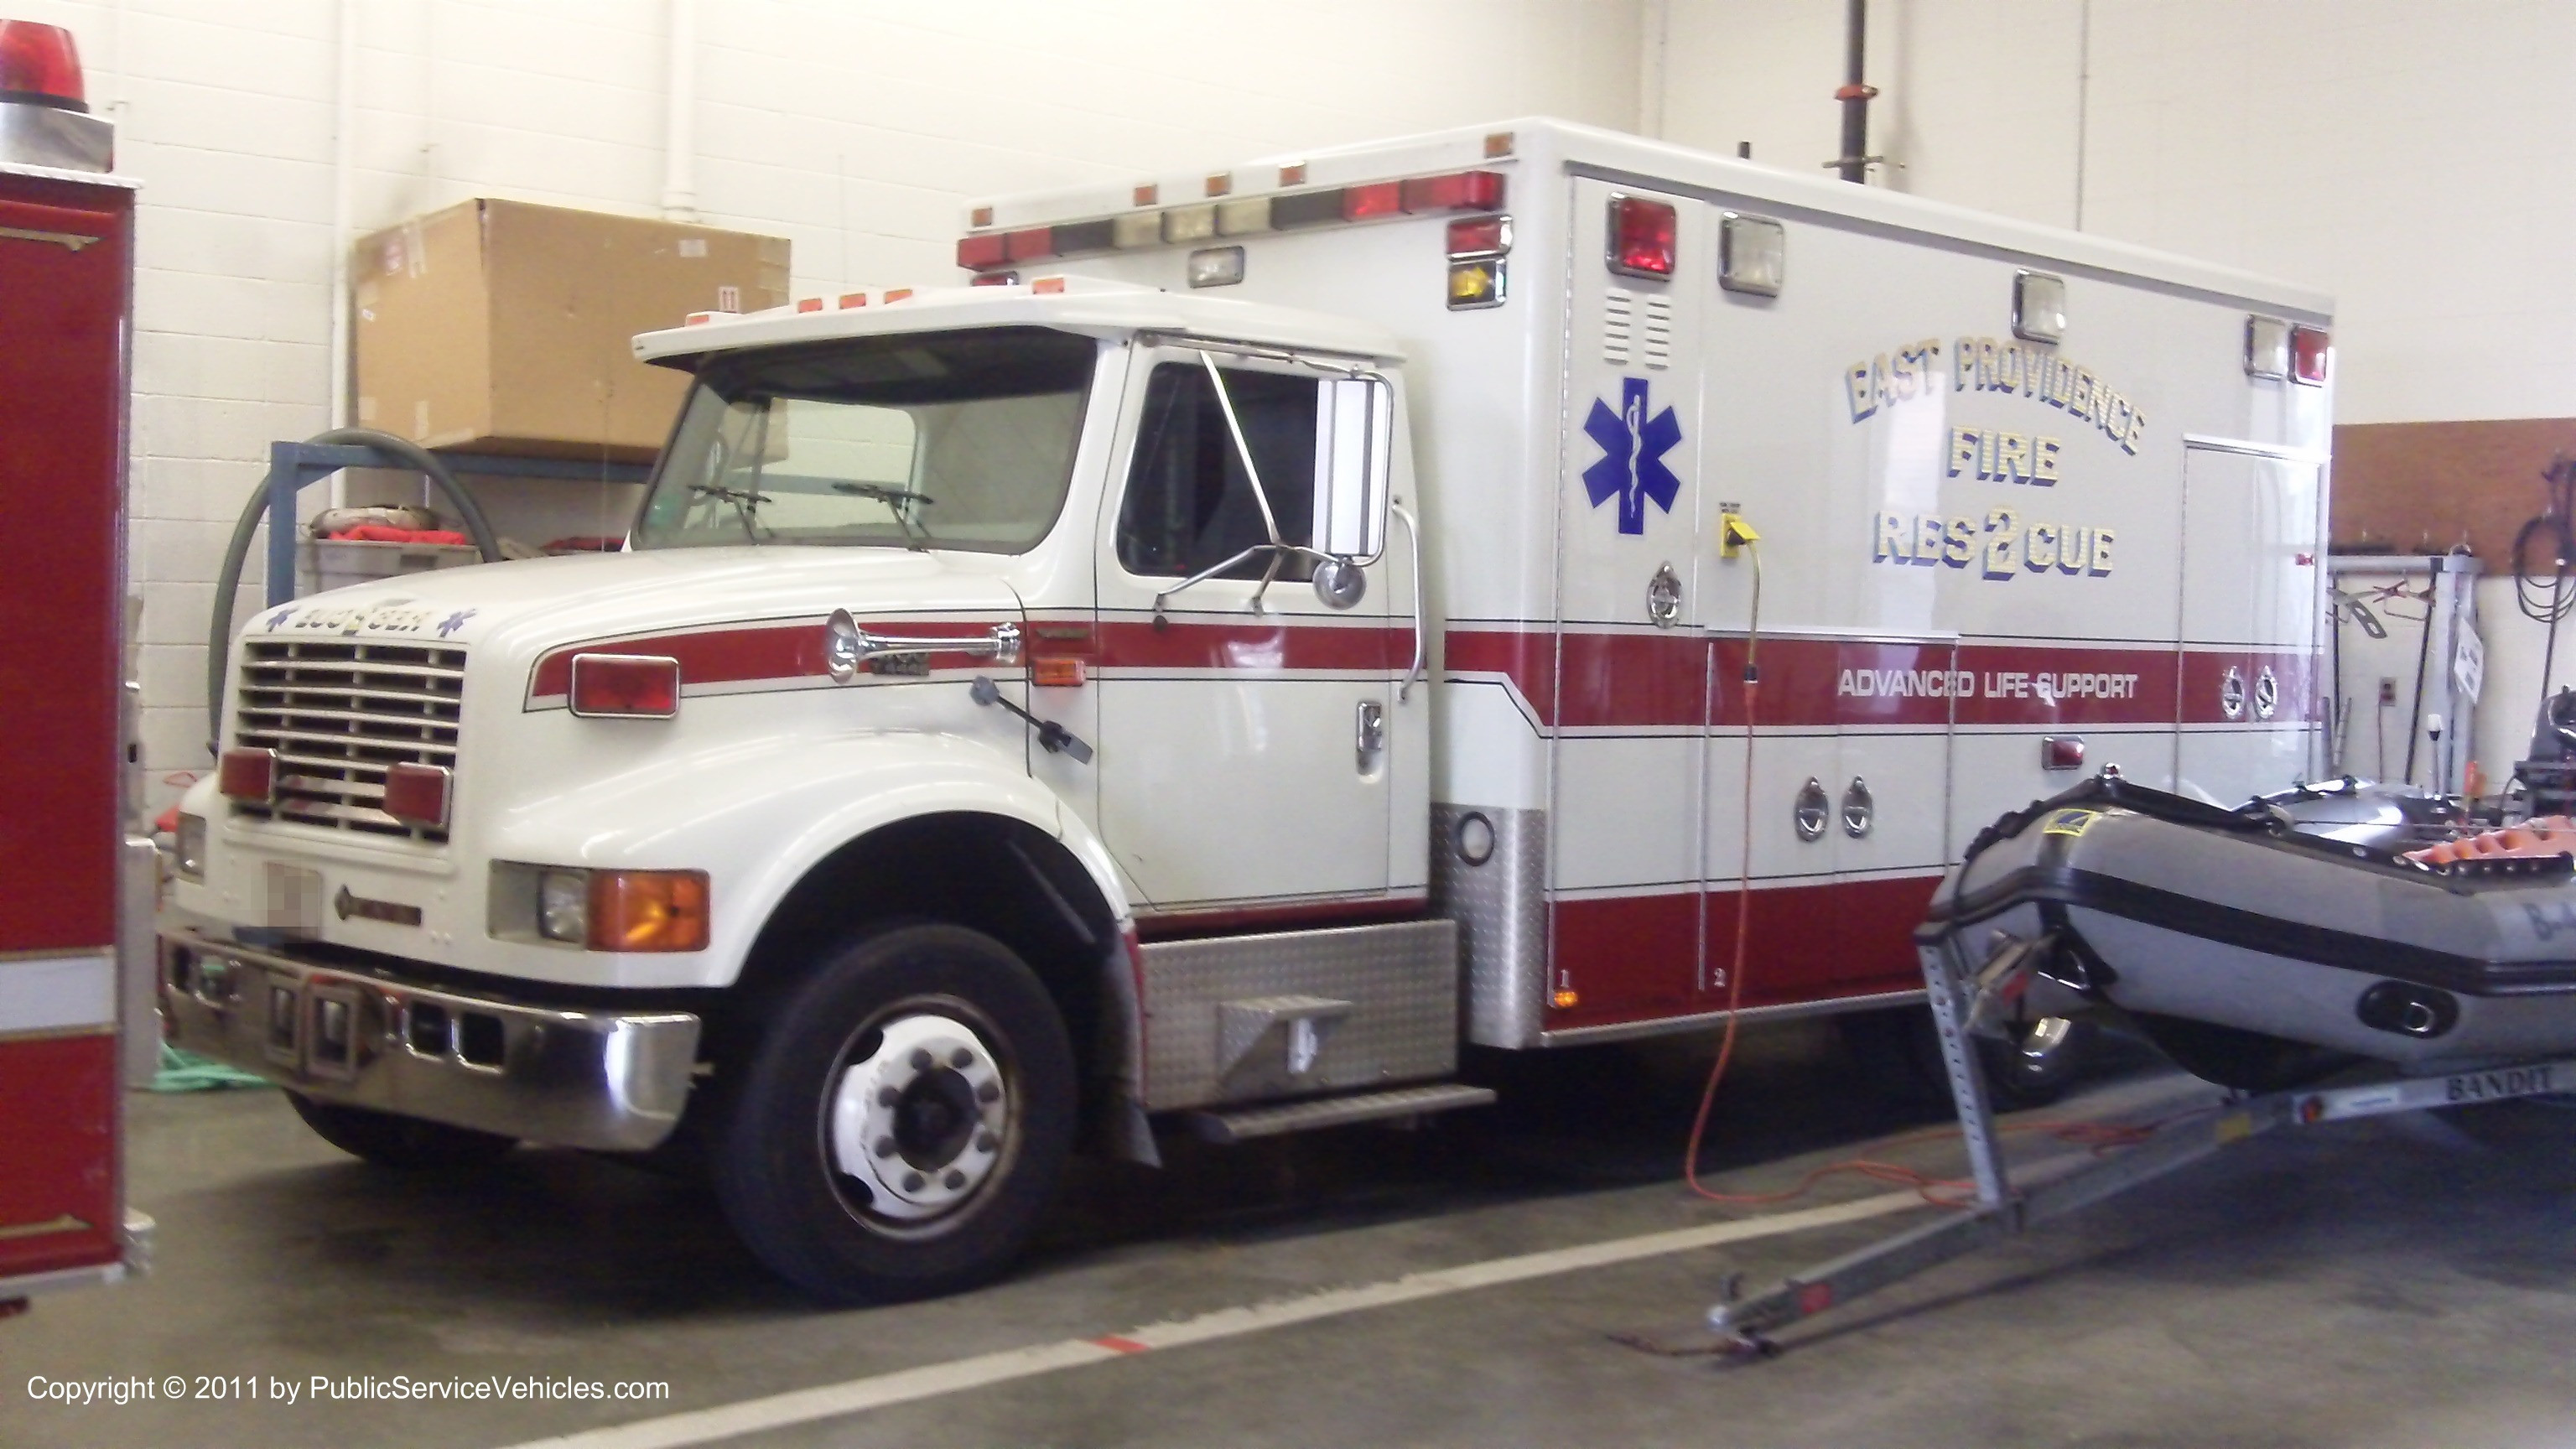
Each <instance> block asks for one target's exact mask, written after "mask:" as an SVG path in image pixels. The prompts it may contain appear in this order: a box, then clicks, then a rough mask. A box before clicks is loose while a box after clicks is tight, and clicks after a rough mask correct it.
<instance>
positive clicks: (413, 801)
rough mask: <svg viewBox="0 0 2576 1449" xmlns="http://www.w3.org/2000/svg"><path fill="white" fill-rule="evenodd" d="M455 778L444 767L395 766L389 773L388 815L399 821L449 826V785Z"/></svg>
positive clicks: (436, 827) (387, 790)
mask: <svg viewBox="0 0 2576 1449" xmlns="http://www.w3.org/2000/svg"><path fill="white" fill-rule="evenodd" d="M453 778H454V777H453V776H452V775H451V774H450V773H449V771H448V770H447V768H446V767H445V766H442V765H408V764H406V765H395V766H393V767H392V768H390V769H388V770H386V771H385V813H386V814H387V815H390V816H392V817H394V818H395V819H396V820H405V821H409V822H410V823H412V824H414V825H426V826H428V827H429V828H430V829H432V830H443V829H445V828H446V826H447V793H448V783H449V781H450V780H452V779H453Z"/></svg>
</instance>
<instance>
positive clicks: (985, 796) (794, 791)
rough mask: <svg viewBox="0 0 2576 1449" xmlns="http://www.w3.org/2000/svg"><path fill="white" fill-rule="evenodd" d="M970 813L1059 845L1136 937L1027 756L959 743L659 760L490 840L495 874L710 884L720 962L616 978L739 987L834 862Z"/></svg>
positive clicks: (626, 966)
mask: <svg viewBox="0 0 2576 1449" xmlns="http://www.w3.org/2000/svg"><path fill="white" fill-rule="evenodd" d="M958 813H969V814H982V815H993V816H999V817H1002V818H1005V819H1010V820H1016V821H1020V822H1022V823H1024V824H1027V825H1029V826H1032V827H1034V828H1036V829H1039V830H1042V831H1045V832H1046V833H1047V834H1048V835H1049V836H1052V837H1054V838H1056V839H1058V840H1060V841H1062V842H1063V843H1064V845H1065V846H1066V848H1067V849H1069V850H1071V851H1072V852H1073V854H1074V856H1075V858H1076V859H1078V860H1080V861H1081V862H1082V866H1083V869H1084V870H1085V871H1086V872H1088V873H1089V874H1090V876H1091V878H1092V884H1093V886H1094V887H1095V888H1096V889H1098V890H1099V892H1100V896H1101V899H1102V900H1103V901H1104V902H1106V903H1107V905H1108V906H1109V909H1110V910H1111V912H1112V913H1113V914H1114V915H1115V916H1116V917H1117V918H1118V920H1119V923H1120V926H1121V928H1122V929H1123V928H1124V926H1125V923H1126V920H1127V916H1128V912H1127V905H1126V895H1125V892H1124V891H1123V890H1122V889H1121V888H1120V886H1119V884H1118V878H1117V875H1116V871H1115V868H1114V867H1113V866H1112V864H1111V857H1110V854H1109V851H1108V849H1107V847H1105V846H1104V845H1103V844H1102V843H1101V842H1100V841H1099V840H1097V839H1096V838H1094V837H1093V836H1092V833H1091V832H1090V830H1089V829H1088V828H1087V827H1085V826H1084V825H1083V824H1082V822H1081V821H1080V820H1079V819H1078V818H1076V817H1075V816H1074V815H1073V814H1072V813H1071V812H1069V811H1067V810H1065V809H1063V808H1062V805H1061V803H1060V802H1059V801H1058V800H1057V799H1056V797H1055V795H1054V793H1053V792H1051V791H1049V790H1048V789H1047V788H1046V787H1044V786H1042V785H1040V784H1038V783H1037V782H1036V781H1034V780H1032V779H1030V778H1029V774H1028V768H1027V765H1026V763H1025V762H1024V760H1023V758H1022V756H1021V755H1020V754H1019V752H1017V751H1009V752H1006V751H1003V750H1001V749H997V748H995V747H994V746H993V745H991V744H987V743H984V742H981V741H977V740H971V739H966V738H962V737H960V736H956V735H948V734H936V733H930V732H921V733H883V734H867V735H852V736H845V737H841V738H836V739H825V740H815V739H793V740H784V739H782V740H770V741H762V742H759V743H756V744H746V745H740V746H735V747H731V748H726V749H719V750H710V751H708V752H706V753H704V754H700V755H695V756H690V757H687V758H685V759H680V760H665V761H660V762H657V763H656V764H655V765H654V766H653V767H652V768H650V769H646V770H639V771H635V772H632V773H629V774H624V775H619V776H616V777H613V778H610V779H606V780H601V781H598V782H596V783H592V784H588V785H584V786H580V787H576V788H574V789H571V790H567V791H563V792H561V793H554V794H549V795H546V796H545V797H543V798H542V799H540V800H535V801H530V802H527V803H524V804H521V805H517V806H513V807H512V808H510V809H509V810H508V811H506V812H505V813H504V814H503V815H502V817H501V818H500V820H498V821H497V822H496V824H495V826H494V828H493V830H492V832H491V834H490V835H489V836H488V837H487V839H488V840H489V842H490V847H491V854H492V858H493V859H495V860H513V861H524V862H528V863H531V864H539V865H571V866H589V867H594V868H608V867H619V866H623V867H642V868H648V869H649V868H660V869H696V870H704V871H706V872H707V873H708V875H709V877H710V892H709V894H710V901H711V912H712V919H711V921H710V932H709V941H708V947H707V949H706V950H705V951H703V952H699V953H696V954H695V955H690V956H665V957H660V958H658V959H656V958H649V957H644V956H631V957H626V958H623V959H622V960H621V962H620V963H619V964H620V966H621V967H622V968H623V969H619V970H616V971H615V972H614V975H615V976H616V978H617V979H620V980H623V981H627V982H632V983H636V984H641V983H642V981H643V980H644V979H645V978H648V977H649V978H652V979H653V980H654V982H655V984H661V985H675V986H676V985H689V986H726V985H730V984H732V982H733V981H734V979H735V978H736V977H737V976H738V975H739V974H740V973H741V970H742V965H743V962H744V960H745V958H746V957H747V956H748V955H749V954H750V951H751V947H752V943H753V942H754V941H755V940H756V939H757V938H758V936H759V934H760V929H761V927H762V925H763V924H765V923H766V922H767V921H768V919H769V917H770V915H771V913H772V912H774V911H775V910H776V909H777V908H778V905H779V903H780V901H782V900H783V899H785V897H786V895H787V893H788V892H789V891H790V890H792V889H794V888H795V885H796V883H797V882H798V881H800V880H802V879H803V878H804V877H805V875H806V873H807V872H809V871H811V870H812V869H813V868H814V867H815V866H816V865H818V864H820V863H821V862H822V861H823V859H824V858H825V857H827V856H829V855H831V854H832V853H833V852H834V851H836V850H838V849H840V848H841V847H842V846H843V845H846V844H847V843H849V842H850V841H852V840H856V839H858V838H859V837H861V836H863V835H866V834H868V833H869V832H871V831H874V830H877V829H880V828H882V827H884V826H887V825H892V824H895V823H897V822H899V821H903V820H909V819H913V818H916V817H919V816H924V815H937V814H958ZM648 962H651V963H652V964H649V965H648V964H647V963H648ZM684 963H686V964H684Z"/></svg>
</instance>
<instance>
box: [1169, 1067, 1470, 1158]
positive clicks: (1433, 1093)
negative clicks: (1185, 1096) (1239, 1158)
mask: <svg viewBox="0 0 2576 1449" xmlns="http://www.w3.org/2000/svg"><path fill="white" fill-rule="evenodd" d="M1493 1100H1494V1093H1493V1089H1492V1088H1490V1087H1466V1086H1460V1085H1459V1084H1457V1083H1455V1082H1444V1083H1440V1084H1438V1085H1435V1086H1429V1087H1398V1088H1396V1089H1395V1090H1393V1091H1391V1092H1363V1093H1360V1094H1359V1095H1358V1096H1353V1097H1326V1098H1324V1099H1322V1100H1321V1101H1315V1102H1291V1103H1289V1104H1287V1105H1286V1106H1284V1107H1246V1108H1242V1109H1240V1110H1237V1111H1232V1112H1192V1113H1191V1114H1190V1116H1189V1121H1190V1126H1191V1127H1193V1128H1195V1129H1196V1130H1197V1132H1198V1134H1199V1135H1200V1136H1201V1137H1204V1138H1206V1139H1207V1140H1208V1141H1210V1142H1225V1143H1232V1142H1243V1141H1248V1140H1249V1139H1251V1138H1255V1137H1276V1136H1279V1135H1280V1134H1281V1133H1284V1132H1308V1131H1312V1130H1313V1129H1315V1128H1317V1127H1339V1126H1341V1125H1342V1124H1344V1123H1346V1122H1374V1121H1377V1120H1379V1119H1381V1118H1385V1117H1410V1116H1415V1115H1417V1114H1421V1113H1427V1112H1449V1111H1454V1110H1456V1109H1457V1108H1460V1107H1482V1106H1484V1105H1485V1104H1486V1103H1488V1102H1491V1101H1493Z"/></svg>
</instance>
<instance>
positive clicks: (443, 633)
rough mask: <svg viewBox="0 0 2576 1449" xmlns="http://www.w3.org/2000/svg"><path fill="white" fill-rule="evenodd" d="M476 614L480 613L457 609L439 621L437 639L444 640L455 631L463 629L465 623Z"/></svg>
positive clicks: (472, 610)
mask: <svg viewBox="0 0 2576 1449" xmlns="http://www.w3.org/2000/svg"><path fill="white" fill-rule="evenodd" d="M478 612H480V611H478V610H474V609H459V610H458V611H456V612H455V613H453V614H450V615H448V616H447V617H446V618H444V619H442V620H440V621H439V624H438V637H439V638H441V639H444V638H446V637H447V636H448V635H450V634H453V633H455V632H456V631H457V630H459V629H462V628H464V627H465V621H466V620H468V619H471V618H473V617H474V616H475V614H476V613H478Z"/></svg>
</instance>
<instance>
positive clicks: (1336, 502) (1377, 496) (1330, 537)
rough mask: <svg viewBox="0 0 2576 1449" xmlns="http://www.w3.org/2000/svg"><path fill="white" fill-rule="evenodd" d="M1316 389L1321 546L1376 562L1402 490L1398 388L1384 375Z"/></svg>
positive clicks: (1318, 539)
mask: <svg viewBox="0 0 2576 1449" xmlns="http://www.w3.org/2000/svg"><path fill="white" fill-rule="evenodd" d="M1316 389H1317V393H1316V398H1315V548H1316V549H1317V551H1318V552H1322V553H1328V554H1331V555H1332V556H1333V557H1335V558H1339V559H1348V560H1352V561H1354V562H1357V563H1362V564H1369V563H1375V562H1376V561H1377V558H1378V555H1380V554H1382V553H1384V552H1386V509H1387V500H1388V495H1389V493H1390V491H1391V490H1392V488H1393V487H1394V478H1393V476H1392V475H1393V472H1394V459H1395V389H1394V388H1393V387H1392V386H1390V385H1389V384H1388V383H1387V381H1386V379H1384V378H1382V377H1342V378H1329V379H1327V380H1325V381H1323V382H1321V383H1318V384H1317V385H1316Z"/></svg>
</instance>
